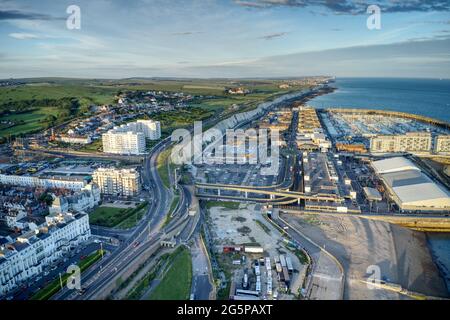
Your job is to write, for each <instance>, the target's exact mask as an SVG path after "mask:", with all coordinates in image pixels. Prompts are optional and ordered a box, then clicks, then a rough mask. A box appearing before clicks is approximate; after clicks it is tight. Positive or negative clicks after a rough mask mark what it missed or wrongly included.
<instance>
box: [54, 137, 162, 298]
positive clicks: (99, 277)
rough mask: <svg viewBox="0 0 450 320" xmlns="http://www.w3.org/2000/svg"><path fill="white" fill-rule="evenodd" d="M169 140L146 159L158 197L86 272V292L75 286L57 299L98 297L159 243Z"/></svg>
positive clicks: (146, 178) (146, 171)
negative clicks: (162, 170) (161, 167)
mask: <svg viewBox="0 0 450 320" xmlns="http://www.w3.org/2000/svg"><path fill="white" fill-rule="evenodd" d="M169 143H170V140H169V139H165V140H163V141H161V142H160V143H159V144H158V145H156V146H155V148H154V149H153V152H151V153H150V154H149V155H148V156H147V157H146V158H145V161H144V168H145V169H144V170H143V172H142V176H143V180H144V183H145V184H146V185H148V186H150V187H151V189H152V190H153V192H154V199H158V201H152V202H151V204H150V206H149V209H148V211H147V213H146V214H145V216H144V217H143V219H142V220H141V221H140V222H139V224H138V225H137V226H136V227H135V228H134V229H133V230H132V232H131V234H130V235H129V238H128V239H127V240H126V241H125V242H124V243H122V244H121V245H120V246H119V248H118V249H117V250H116V251H114V252H112V253H111V254H110V255H108V256H107V257H105V258H104V259H103V260H102V261H100V262H99V263H97V264H96V265H95V266H94V267H92V268H90V269H89V270H88V271H86V272H85V273H83V274H82V277H81V283H82V286H83V287H84V288H86V292H85V294H84V295H83V296H78V295H77V293H75V292H73V290H68V289H64V290H62V291H61V292H60V293H58V294H57V295H55V296H54V299H57V300H60V299H75V298H83V299H92V298H94V297H95V296H96V295H97V294H98V293H99V292H101V290H102V289H103V288H104V286H106V285H107V284H108V283H109V281H110V280H111V279H112V278H114V276H115V273H116V272H117V270H121V269H122V268H125V267H126V266H127V265H128V263H129V261H130V260H131V259H132V258H135V257H136V256H139V254H140V253H142V251H143V249H146V248H148V247H150V246H152V245H154V244H155V243H156V244H157V243H159V240H160V239H161V235H162V233H161V232H160V229H161V227H162V224H163V222H164V218H165V214H166V212H167V207H168V191H167V189H166V188H165V187H164V185H163V184H162V181H161V179H160V177H159V175H158V172H157V164H156V160H157V157H158V155H159V153H160V152H161V151H162V150H164V149H165V148H166V147H167V146H168V145H169Z"/></svg>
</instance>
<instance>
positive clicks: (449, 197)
mask: <svg viewBox="0 0 450 320" xmlns="http://www.w3.org/2000/svg"><path fill="white" fill-rule="evenodd" d="M372 166H373V168H374V170H375V172H376V173H377V174H378V175H379V177H380V178H381V180H382V181H383V183H384V185H385V186H386V189H387V191H388V192H389V195H390V197H391V198H392V200H393V201H395V203H396V204H397V205H398V206H399V208H400V210H406V211H448V210H450V193H449V192H448V191H447V190H446V189H445V188H444V187H443V186H440V185H438V184H437V183H436V182H434V181H432V180H431V179H430V178H429V177H428V176H427V175H425V174H424V173H423V172H422V171H421V170H420V169H419V168H418V167H417V166H415V165H414V164H413V163H412V162H411V161H409V160H407V159H404V158H399V157H397V158H391V159H385V160H380V161H374V162H373V163H372Z"/></svg>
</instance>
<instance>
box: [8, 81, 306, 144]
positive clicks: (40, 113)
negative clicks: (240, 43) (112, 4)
mask: <svg viewBox="0 0 450 320" xmlns="http://www.w3.org/2000/svg"><path fill="white" fill-rule="evenodd" d="M23 80H24V81H25V82H26V84H24V85H18V86H14V87H4V88H0V120H2V121H3V120H15V122H14V123H6V122H5V121H4V122H3V123H0V138H3V140H2V141H3V142H4V141H5V138H7V137H14V136H20V135H22V134H30V133H35V132H39V131H42V130H44V129H47V128H49V127H51V126H54V125H58V124H62V123H64V122H65V121H67V120H70V119H73V118H75V117H83V116H84V115H85V114H86V113H87V112H88V111H89V108H88V107H89V106H90V105H102V104H112V103H114V102H115V99H116V96H117V94H119V93H121V92H125V91H137V90H145V91H148V90H156V91H159V90H161V91H168V92H184V93H186V94H192V95H196V96H197V97H196V99H195V100H194V101H192V103H191V107H190V108H186V109H182V110H175V111H170V112H161V113H156V114H154V115H152V118H153V119H154V120H159V121H161V127H162V135H163V137H165V136H168V135H169V134H170V133H171V132H172V131H173V130H174V129H177V128H180V127H187V126H190V125H192V123H193V122H194V121H200V120H206V119H207V118H209V117H211V116H213V115H216V116H219V117H220V118H223V117H226V116H227V115H229V114H230V113H232V112H236V111H239V112H242V111H247V110H250V109H253V108H254V107H256V105H257V104H258V103H260V102H262V101H263V100H267V99H271V98H273V97H275V96H276V95H279V94H282V93H286V92H288V91H286V90H280V89H279V88H278V85H279V84H280V83H282V82H283V81H281V80H251V79H249V80H239V81H237V80H220V79H215V80H208V79H206V80H205V79H185V80H170V79H158V80H156V79H138V78H136V79H123V80H94V79H67V78H36V79H23ZM238 86H239V87H245V88H247V89H249V90H251V93H250V94H247V95H230V94H228V93H226V91H225V88H229V87H238ZM299 89H301V88H300V87H298V88H294V89H292V90H299ZM70 101H72V102H74V103H76V108H72V107H71V106H70V103H71V102H70ZM233 104H236V105H238V106H239V108H238V110H237V109H234V108H232V105H233ZM100 142H101V141H100ZM100 142H96V143H94V144H92V145H89V146H86V147H85V148H84V149H83V150H84V151H86V152H96V151H98V150H99V148H100V145H99V143H100Z"/></svg>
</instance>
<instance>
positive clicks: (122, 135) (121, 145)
mask: <svg viewBox="0 0 450 320" xmlns="http://www.w3.org/2000/svg"><path fill="white" fill-rule="evenodd" d="M102 142H103V152H105V153H114V154H128V155H139V154H143V153H145V136H144V134H143V133H140V132H139V133H133V132H131V131H128V132H119V131H117V130H114V129H113V130H110V131H108V132H107V133H104V134H103V135H102Z"/></svg>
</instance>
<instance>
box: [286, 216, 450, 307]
mask: <svg viewBox="0 0 450 320" xmlns="http://www.w3.org/2000/svg"><path fill="white" fill-rule="evenodd" d="M282 217H283V219H285V220H287V221H288V222H289V223H291V224H293V225H294V226H295V227H296V228H298V229H299V230H300V231H301V232H303V233H304V234H305V235H307V236H309V237H310V238H311V239H312V240H314V241H315V242H316V243H318V244H320V245H322V246H325V248H326V250H328V251H329V252H330V253H331V254H333V255H334V256H335V257H336V258H337V259H338V260H339V261H340V262H341V264H342V265H343V267H344V269H345V272H346V284H345V291H344V298H345V299H407V297H406V296H404V295H400V294H399V293H395V292H393V291H387V290H384V289H368V287H367V284H366V283H364V282H362V281H366V280H367V278H368V277H369V276H370V275H371V274H372V273H373V271H371V270H374V268H377V267H379V270H380V272H381V274H380V276H381V280H384V281H387V282H391V283H396V284H400V285H401V286H402V287H403V288H406V289H408V290H411V291H415V292H419V293H422V294H426V295H429V296H437V297H447V296H448V292H447V290H446V286H445V283H444V281H443V280H442V279H441V277H440V276H439V271H438V269H437V267H436V265H435V264H434V262H433V261H432V257H431V254H430V251H429V249H428V247H427V242H426V238H425V234H423V233H421V232H417V231H413V230H409V229H406V228H402V227H399V226H396V225H392V224H390V223H387V222H382V221H372V220H368V219H363V218H357V217H350V216H344V215H342V216H339V215H325V214H322V215H305V214H304V215H301V214H296V215H295V216H293V215H292V214H283V215H282ZM374 266H375V267H374Z"/></svg>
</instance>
